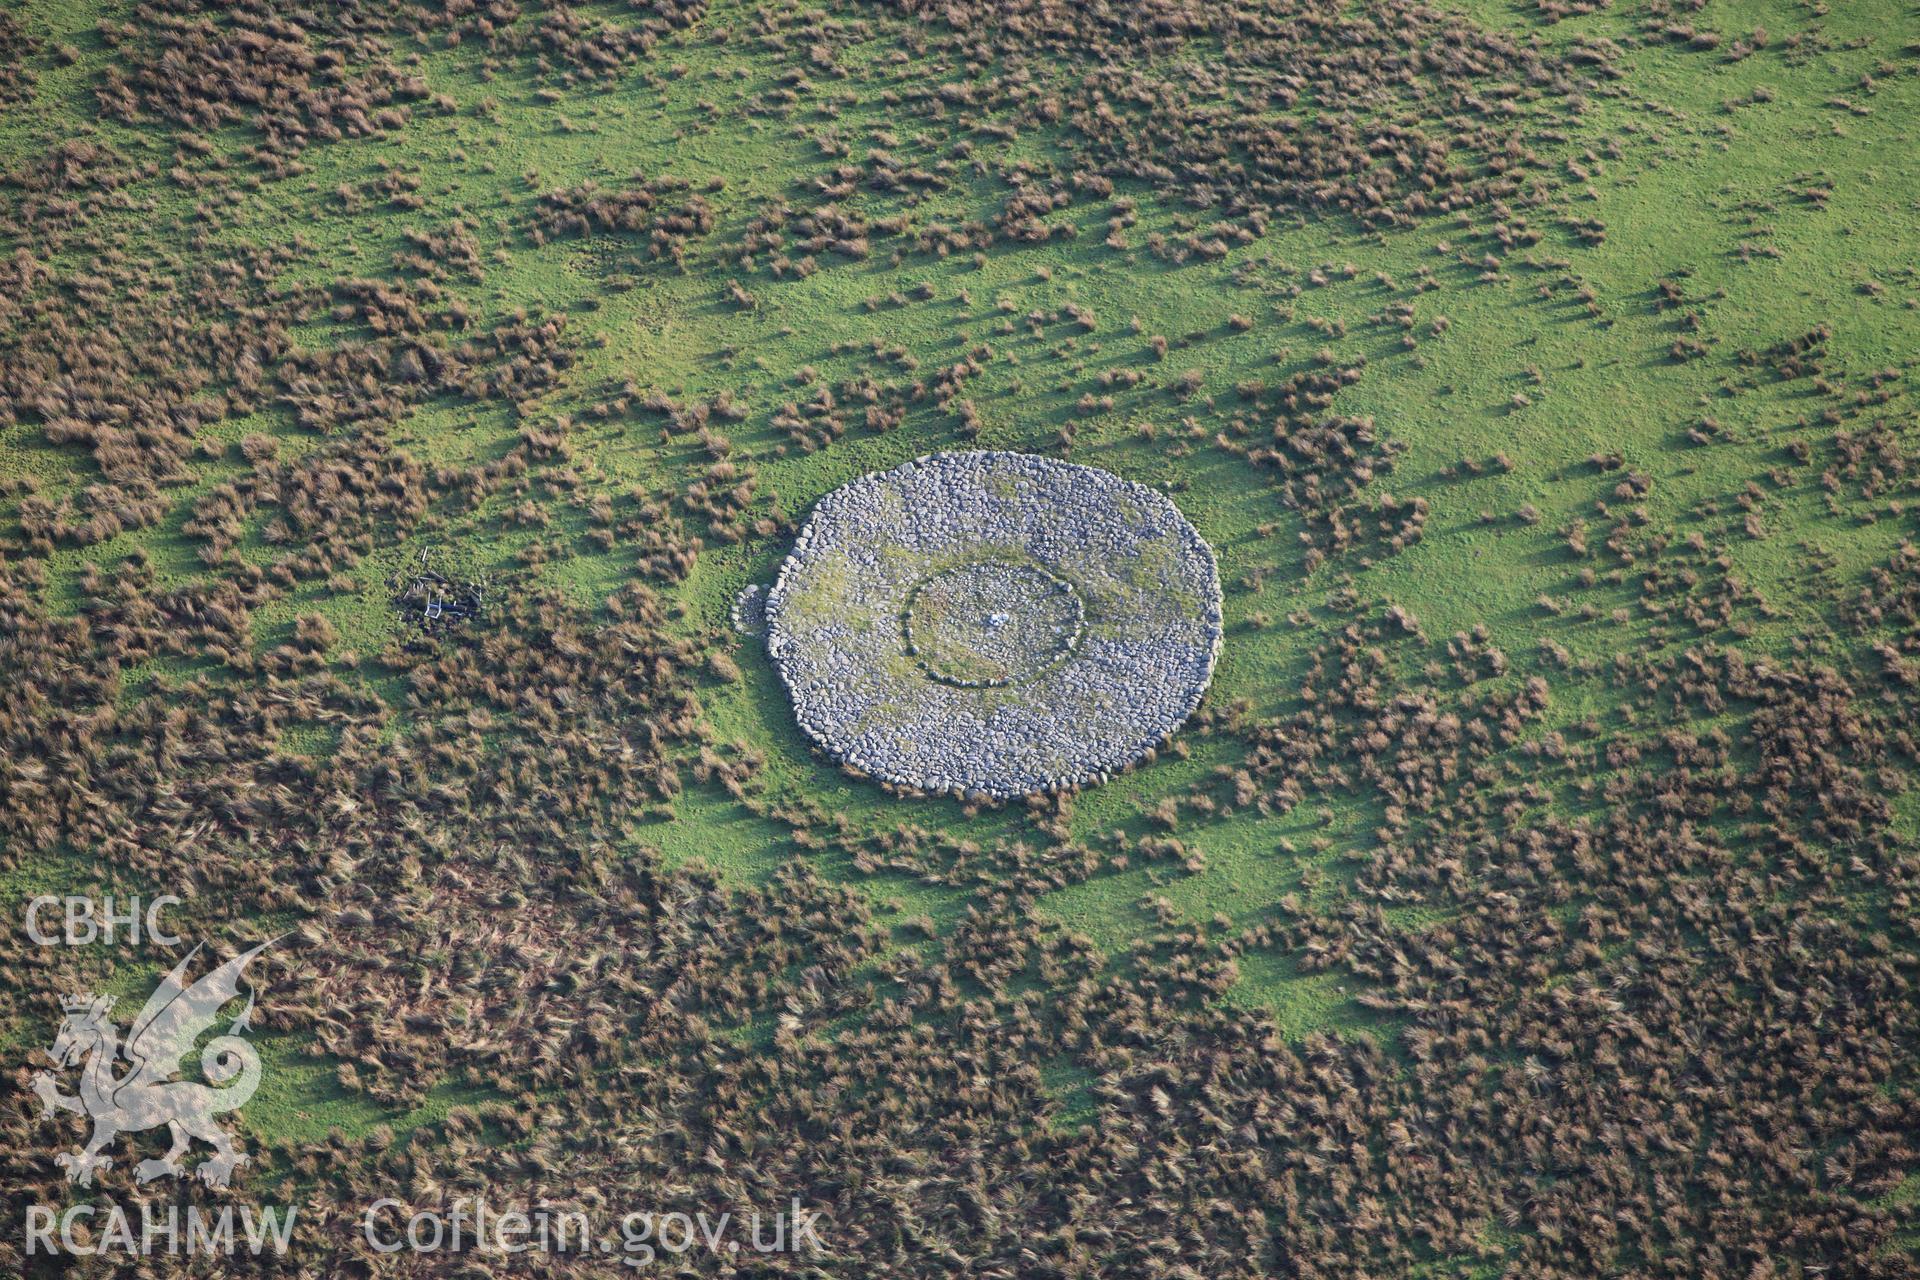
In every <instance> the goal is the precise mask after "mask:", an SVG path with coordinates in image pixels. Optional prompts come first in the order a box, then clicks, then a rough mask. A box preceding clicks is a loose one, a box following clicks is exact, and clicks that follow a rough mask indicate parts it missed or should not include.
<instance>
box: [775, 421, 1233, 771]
mask: <svg viewBox="0 0 1920 1280" xmlns="http://www.w3.org/2000/svg"><path fill="white" fill-rule="evenodd" d="M1220 608H1221V605H1220V572H1219V568H1218V566H1217V565H1216V564H1215V562H1214V558H1213V550H1212V548H1210V547H1208V546H1207V544H1206V542H1205V540H1204V539H1202V538H1201V537H1200V535H1199V533H1198V532H1196V531H1195V530H1194V527H1193V526H1192V525H1191V524H1189V523H1188V522H1187V520H1186V517H1184V516H1182V515H1181V514H1180V512H1179V510H1178V509H1177V508H1175V507H1174V505H1173V503H1172V502H1170V501H1168V500H1167V499H1166V498H1165V497H1164V496H1162V495H1161V494H1159V493H1156V492H1155V491H1154V490H1152V489H1149V488H1147V487H1145V486H1144V485H1138V484H1134V483H1133V482H1131V481H1128V480H1122V479H1121V478H1120V477H1118V476H1116V475H1113V474H1111V473H1109V472H1106V471H1101V470H1099V469H1097V468H1095V467H1086V466H1079V465H1076V464H1072V463H1065V462H1055V461H1053V460H1052V459H1050V458H1042V457H1037V456H1034V455H1031V454H1023V453H1004V452H976V453H939V454H931V455H929V456H927V457H923V458H917V459H915V460H914V461H912V462H910V463H907V464H906V465H905V466H901V467H896V468H895V469H893V470H891V471H882V472H876V473H874V474H872V475H867V476H862V477H861V478H860V479H858V480H855V481H853V482H852V483H851V484H848V485H845V486H843V487H842V488H839V489H836V490H834V491H833V492H832V493H830V494H828V495H827V496H826V497H824V498H822V499H821V500H820V502H819V505H817V506H816V507H815V508H814V511H813V515H812V516H811V517H810V518H809V519H808V521H807V524H806V526H805V527H804V528H803V529H802V530H801V531H800V536H799V537H798V538H797V539H796V540H795V542H794V547H793V552H792V554H791V555H789V556H788V557H787V559H786V562H785V563H784V564H782V565H781V567H780V572H779V575H778V577H777V578H776V579H775V581H774V584H773V586H772V588H771V589H770V590H768V591H767V592H766V593H765V596H764V598H762V599H756V600H755V601H752V602H750V605H749V607H748V609H747V610H746V612H748V613H752V614H757V613H759V612H760V611H762V610H763V611H764V619H765V621H764V627H765V637H766V643H767V652H768V654H769V656H770V657H771V658H772V660H773V664H774V667H775V669H776V670H777V671H778V672H779V674H780V678H781V680H782V682H783V683H784V684H785V685H786V687H787V692H788V694H789V696H790V697H791V698H792V701H793V710H794V715H795V717H796V718H797V719H798V721H799V723H800V728H801V730H802V731H804V732H805V733H806V735H807V736H808V737H809V738H810V739H812V740H813V742H814V743H815V744H817V745H818V746H819V747H820V748H821V749H822V750H824V751H825V752H826V753H827V754H828V755H830V756H832V757H833V758H834V759H835V760H837V761H839V762H841V763H842V764H845V765H849V766H851V767H853V768H855V769H858V770H860V771H861V772H863V773H867V774H871V775H873V776H875V777H878V778H882V779H885V780H886V781H889V782H893V783H897V784H900V785H902V786H907V787H912V788H916V789H919V790H923V791H931V792H946V793H952V794H955V795H961V796H966V797H969V798H982V797H985V798H992V799H997V800H1006V799H1012V798H1014V797H1017V796H1024V795H1032V794H1035V793H1038V792H1045V791H1054V790H1058V789H1060V788H1062V787H1075V786H1086V785H1089V784H1092V783H1096V782H1102V781H1105V780H1106V779H1107V777H1109V776H1110V775H1111V774H1112V773H1114V772H1115V771H1117V770H1119V769H1121V768H1123V767H1124V766H1126V765H1127V764H1129V763H1131V762H1133V761H1135V760H1137V759H1139V758H1140V757H1141V756H1143V755H1145V754H1146V753H1147V752H1148V751H1149V750H1151V749H1152V748H1154V747H1156V746H1158V745H1159V744H1161V743H1162V742H1164V741H1165V740H1166V739H1167V737H1168V736H1169V735H1170V734H1172V733H1173V732H1174V730H1176V729H1178V728H1179V727H1180V725H1181V724H1183V723H1184V722H1185V721H1186V719H1187V717H1188V716H1189V715H1191V714H1192V713H1193V710H1194V708H1195V707H1197V706H1198V705H1199V704H1200V698H1201V695H1202V694H1203V693H1204V692H1205V691H1206V687H1207V681H1208V680H1209V679H1210V678H1211V677H1212V675H1213V664H1214V659H1215V658H1216V657H1217V656H1218V654H1219V651H1220V634H1221V621H1220V619H1221V612H1220Z"/></svg>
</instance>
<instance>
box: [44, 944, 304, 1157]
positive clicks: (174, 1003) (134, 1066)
mask: <svg viewBox="0 0 1920 1280" xmlns="http://www.w3.org/2000/svg"><path fill="white" fill-rule="evenodd" d="M277 941H278V939H272V940H269V941H267V942H263V943H261V944H260V945H259V946H257V947H255V948H253V950H251V951H247V952H244V953H242V954H240V955H237V956H235V957H234V958H233V959H231V960H229V961H227V962H226V963H225V964H223V965H221V966H220V967H219V968H217V969H215V970H214V971H213V972H212V973H209V974H207V976H205V977H204V978H201V979H200V980H199V981H198V982H195V983H194V984H193V985H192V986H188V985H186V984H185V982H184V980H183V977H184V975H185V973H186V971H187V966H188V965H190V964H192V963H193V958H194V957H195V956H197V955H199V954H200V948H199V947H197V946H196V947H195V948H194V949H193V950H192V951H190V952H188V953H187V955H186V958H185V959H183V960H181V961H180V963H179V964H177V965H175V966H174V968H173V972H172V973H169V974H168V975H167V976H166V978H165V979H164V980H163V981H162V982H161V983H160V985H159V987H158V988H157V989H155V991H154V993H153V995H152V996H150V997H148V999H147V1003H146V1005H145V1007H144V1008H142V1009H141V1010H140V1015H139V1016H138V1017H136V1018H135V1019H134V1020H133V1026H132V1027H131V1028H129V1029H128V1032H127V1040H126V1043H125V1044H124V1045H122V1044H121V1043H120V1039H119V1033H118V1031H117V1030H116V1029H115V1027H114V1024H113V1023H112V1021H111V1020H109V1018H108V1016H107V1015H108V1013H109V1012H110V1011H111V1010H112V1008H113V1003H114V1002H113V999H112V998H111V997H103V996H93V995H84V994H83V995H76V996H66V997H63V998H62V999H61V1001H60V1004H61V1007H62V1008H63V1009H64V1010H65V1011H66V1020H65V1021H63V1022H62V1023H61V1024H60V1034H59V1036H58V1037H57V1038H56V1039H55V1040H54V1042H53V1050H52V1054H51V1056H52V1058H53V1060H54V1061H55V1062H56V1063H58V1064H59V1065H60V1066H61V1067H62V1068H65V1067H71V1066H73V1065H74V1064H75V1063H78V1062H81V1061H82V1060H84V1061H85V1063H86V1066H85V1067H84V1068H83V1069H82V1071H81V1074H80V1092H79V1094H78V1095H77V1096H72V1095H68V1094H63V1093H61V1092H60V1090H59V1086H58V1085H57V1084H56V1083H55V1077H54V1074H53V1073H52V1072H50V1071H42V1072H40V1073H39V1074H38V1075H36V1076H35V1077H34V1080H33V1090H34V1092H35V1093H37V1094H39V1095H40V1102H41V1104H42V1106H44V1107H45V1114H47V1115H52V1114H53V1113H54V1112H55V1111H73V1112H77V1113H79V1114H81V1115H85V1116H87V1117H89V1118H91V1119H92V1121H93V1135H92V1137H90V1138H89V1139H88V1140H87V1145H86V1146H85V1147H84V1148H83V1149H82V1150H79V1151H69V1152H62V1153H61V1154H60V1155H58V1156H55V1157H54V1162H55V1163H56V1164H58V1165H59V1166H60V1167H61V1168H62V1169H65V1170H66V1171H67V1181H69V1182H74V1183H78V1184H79V1185H80V1186H83V1187H84V1186H88V1185H90V1184H91V1183H92V1182H93V1171H94V1170H95V1169H101V1168H105V1167H106V1166H107V1165H109V1164H111V1163H112V1160H111V1159H110V1158H109V1157H108V1156H106V1155H104V1154H102V1153H103V1152H104V1151H105V1150H106V1149H107V1147H108V1146H110V1145H112V1143H113V1140H114V1139H115V1138H117V1137H119V1136H120V1135H121V1134H123V1133H139V1132H142V1131H144V1130H147V1129H154V1128H158V1127H159V1126H161V1125H163V1124H164V1125H166V1126H167V1129H168V1131H169V1132H170V1133H171V1134H172V1136H173V1149H172V1150H171V1151H169V1152H167V1154H166V1155H164V1156H162V1157H160V1158H159V1159H157V1160H142V1161H141V1162H140V1163H139V1165H137V1166H136V1167H135V1169H134V1174H135V1176H136V1177H137V1178H138V1179H139V1180H140V1181H141V1182H151V1181H153V1180H154V1179H155V1178H162V1177H177V1176H179V1174H180V1172H181V1170H180V1158H181V1157H182V1156H184V1155H186V1154H187V1150H188V1148H189V1147H191V1146H192V1145H193V1140H194V1139H195V1138H198V1139H199V1140H200V1141H202V1142H205V1143H208V1144H209V1145H211V1146H212V1147H213V1155H212V1156H211V1157H210V1158H209V1159H208V1160H207V1161H206V1162H205V1163H203V1164H202V1165H201V1166H200V1168H199V1170H198V1171H197V1172H198V1173H199V1176H200V1180H201V1181H202V1182H205V1183H206V1184H207V1185H209V1186H214V1187H224V1186H226V1185H227V1182H228V1180H229V1179H230V1178H231V1177H232V1176H233V1171H234V1170H235V1169H236V1168H238V1167H239V1166H241V1165H243V1164H245V1163H246V1162H247V1157H246V1156H244V1155H242V1154H240V1153H239V1152H238V1151H236V1150H234V1146H233V1140H232V1139H231V1138H229V1137H228V1136H227V1133H226V1131H225V1130H224V1129H222V1128H221V1127H220V1125H219V1123H218V1121H216V1120H215V1117H216V1116H218V1115H221V1114H223V1113H225V1112H228V1111H233V1110H235V1109H237V1108H239V1107H242V1106H244V1105H246V1102H247V1099H249V1098H251V1097H252V1096H253V1091H254V1090H255V1089H257V1088H259V1087H260V1055H259V1053H258V1052H256V1051H255V1050H254V1047H253V1046H252V1045H251V1044H248V1043H247V1042H246V1041H245V1040H243V1039H241V1035H242V1033H244V1032H245V1031H246V1029H247V1019H248V1017H249V1016H250V1015H251V1014H252V1013H253V990H252V988H251V987H249V988H248V989H247V1007H246V1008H245V1009H243V1010H241V1011H240V1013H239V1015H238V1016H236V1017H235V1018H234V1020H233V1021H232V1022H231V1023H229V1024H228V1026H227V1029H226V1032H225V1033H224V1034H222V1035H217V1036H215V1037H214V1038H213V1039H211V1040H209V1041H208V1042H207V1044H206V1047H205V1048H204V1049H202V1050H201V1051H200V1068H201V1071H202V1072H203V1073H204V1074H205V1075H206V1078H207V1079H208V1080H209V1081H211V1082H212V1083H211V1084H201V1083H199V1082H198V1081H189V1080H176V1079H174V1078H173V1077H174V1076H176V1075H177V1074H179V1072H180V1071H181V1070H182V1067H181V1060H182V1059H183V1058H184V1057H186V1055H187V1054H188V1053H189V1052H190V1051H191V1050H192V1049H193V1046H194V1042H195V1041H196V1040H198V1039H199V1038H200V1035H201V1034H202V1033H203V1032H205V1031H206V1030H208V1029H209V1028H210V1027H212V1026H213V1024H214V1023H215V1022H216V1021H217V1020H218V1018H219V1015H220V1010H221V1007H222V1006H224V1005H225V1004H226V1003H227V1002H228V1001H229V1000H232V999H234V998H235V997H236V996H238V995H239V994H240V980H241V976H242V974H243V973H244V972H245V971H246V967H247V964H248V962H250V961H251V960H252V959H253V958H254V957H255V956H257V955H259V954H260V953H261V952H262V951H264V950H266V949H267V948H268V947H270V946H272V945H273V943H274V942H277ZM122 1063H124V1064H125V1073H124V1074H122V1075H115V1067H116V1066H117V1065H119V1064H122Z"/></svg>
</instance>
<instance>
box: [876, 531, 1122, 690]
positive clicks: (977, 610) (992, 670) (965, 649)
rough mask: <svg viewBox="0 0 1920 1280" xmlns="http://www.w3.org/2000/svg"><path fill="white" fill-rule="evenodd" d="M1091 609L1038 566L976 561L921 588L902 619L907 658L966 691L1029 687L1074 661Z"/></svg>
mask: <svg viewBox="0 0 1920 1280" xmlns="http://www.w3.org/2000/svg"><path fill="white" fill-rule="evenodd" d="M1086 625H1087V606H1086V603H1085V602H1084V601H1083V600H1081V598H1080V593H1079V592H1078V591H1076V590H1075V589H1074V587H1073V585H1072V584H1071V583H1069V582H1067V581H1066V580H1065V579H1064V578H1061V577H1058V576H1057V575H1055V574H1052V573H1049V572H1047V571H1046V570H1045V569H1043V568H1041V567H1040V566H1039V565H1036V564H1031V563H1017V562H1006V561H998V560H975V561H971V562H967V563H963V564H959V565H955V566H954V567H952V568H949V569H943V570H941V571H940V572H938V573H934V574H932V575H930V576H928V577H926V578H923V579H921V580H920V581H919V582H918V583H916V584H915V585H914V587H913V589H912V591H910V592H909V593H908V596H907V607H906V609H905V611H904V613H903V615H902V617H901V626H902V628H903V630H904V632H905V641H906V649H907V652H908V653H909V654H911V655H913V657H914V658H915V659H916V660H917V661H918V662H919V663H920V666H921V667H922V668H923V669H924V670H925V671H926V673H927V674H928V675H929V676H930V677H932V678H933V679H935V680H938V681H941V682H942V683H944V684H950V685H957V686H959V687H960V688H963V689H995V688H999V687H1001V686H1004V685H1013V684H1025V683H1026V682H1028V681H1029V680H1032V679H1034V678H1036V677H1038V676H1040V675H1042V674H1044V673H1045V672H1047V671H1048V670H1050V669H1052V668H1053V667H1055V666H1057V665H1058V664H1059V663H1061V662H1064V661H1065V660H1066V659H1068V658H1069V657H1071V656H1072V655H1073V651H1074V649H1075V648H1077V647H1078V646H1079V644H1080V638H1081V636H1082V635H1084V634H1085V633H1086Z"/></svg>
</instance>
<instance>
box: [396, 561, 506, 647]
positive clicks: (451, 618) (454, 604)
mask: <svg viewBox="0 0 1920 1280" xmlns="http://www.w3.org/2000/svg"><path fill="white" fill-rule="evenodd" d="M486 600H487V589H486V584H485V583H484V582H458V581H455V580H454V579H452V578H449V577H447V576H446V575H445V574H443V573H440V572H438V571H437V570H434V569H429V568H427V566H426V564H425V563H424V562H423V563H422V564H421V566H420V569H419V571H418V572H416V573H415V574H413V575H412V576H411V577H409V578H408V579H407V580H406V581H405V582H403V583H401V584H399V586H398V588H397V589H396V590H395V591H394V593H393V607H394V608H396V609H398V610H399V611H400V616H401V617H403V618H405V619H406V620H407V621H408V622H410V623H412V624H413V625H415V626H417V627H419V628H420V629H421V630H422V631H426V632H428V633H433V632H439V631H444V630H447V629H449V628H451V627H454V626H457V625H459V624H460V623H463V622H467V621H469V620H471V619H475V618H478V617H480V615H481V614H482V612H484V610H485V608H486Z"/></svg>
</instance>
